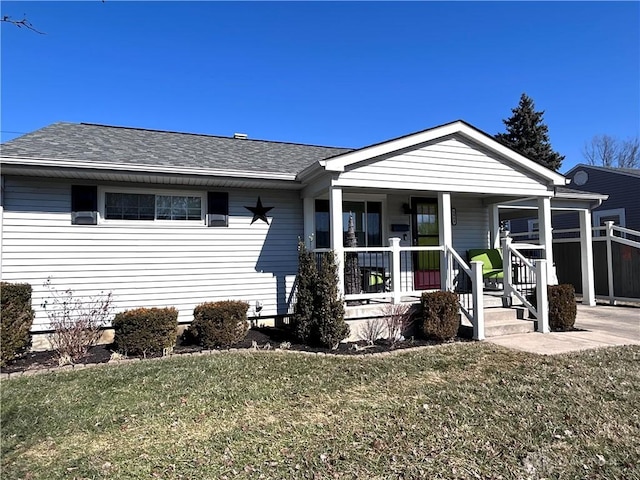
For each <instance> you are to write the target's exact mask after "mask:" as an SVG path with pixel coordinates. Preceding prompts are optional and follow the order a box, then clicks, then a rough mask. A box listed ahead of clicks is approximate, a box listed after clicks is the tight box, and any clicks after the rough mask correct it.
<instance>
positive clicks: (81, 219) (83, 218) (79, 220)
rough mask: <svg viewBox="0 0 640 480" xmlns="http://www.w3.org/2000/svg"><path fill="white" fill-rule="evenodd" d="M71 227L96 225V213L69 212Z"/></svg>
mask: <svg viewBox="0 0 640 480" xmlns="http://www.w3.org/2000/svg"><path fill="white" fill-rule="evenodd" d="M71 224H72V225H97V224H98V212H71Z"/></svg>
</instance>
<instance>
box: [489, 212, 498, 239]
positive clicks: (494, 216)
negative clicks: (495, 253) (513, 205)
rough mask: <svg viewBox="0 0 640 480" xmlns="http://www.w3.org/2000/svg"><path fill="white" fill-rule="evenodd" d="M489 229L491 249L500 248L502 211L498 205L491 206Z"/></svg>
mask: <svg viewBox="0 0 640 480" xmlns="http://www.w3.org/2000/svg"><path fill="white" fill-rule="evenodd" d="M489 229H490V230H489V241H490V242H491V243H490V245H491V248H500V210H499V209H498V205H496V204H493V205H490V206H489Z"/></svg>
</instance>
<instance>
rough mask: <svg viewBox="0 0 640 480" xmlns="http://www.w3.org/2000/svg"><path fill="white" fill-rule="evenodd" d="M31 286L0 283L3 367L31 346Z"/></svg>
mask: <svg viewBox="0 0 640 480" xmlns="http://www.w3.org/2000/svg"><path fill="white" fill-rule="evenodd" d="M31 291H32V289H31V285H29V284H28V283H7V282H2V283H0V297H1V298H0V303H1V304H2V306H1V311H0V365H2V366H4V365H6V364H7V362H9V361H11V360H13V359H14V358H15V357H16V356H18V355H20V354H21V353H23V352H25V351H26V350H28V349H29V347H30V346H31V333H30V330H31V324H32V323H33V315H34V314H33V310H32V309H31Z"/></svg>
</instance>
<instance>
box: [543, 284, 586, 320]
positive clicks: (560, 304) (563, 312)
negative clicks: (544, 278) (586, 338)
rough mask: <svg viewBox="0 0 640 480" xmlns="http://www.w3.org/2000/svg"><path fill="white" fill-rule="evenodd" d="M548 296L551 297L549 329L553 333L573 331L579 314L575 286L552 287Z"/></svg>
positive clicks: (548, 290) (549, 288) (548, 291)
mask: <svg viewBox="0 0 640 480" xmlns="http://www.w3.org/2000/svg"><path fill="white" fill-rule="evenodd" d="M547 295H548V297H549V328H550V329H551V330H553V331H566V330H573V326H574V325H575V323H576V315H577V313H578V309H577V306H576V290H575V288H574V287H573V285H570V284H564V285H550V286H549V287H548V289H547Z"/></svg>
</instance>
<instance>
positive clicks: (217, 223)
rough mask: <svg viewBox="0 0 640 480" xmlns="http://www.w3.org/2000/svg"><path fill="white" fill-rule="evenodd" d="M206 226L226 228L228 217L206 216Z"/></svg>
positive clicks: (220, 215)
mask: <svg viewBox="0 0 640 480" xmlns="http://www.w3.org/2000/svg"><path fill="white" fill-rule="evenodd" d="M207 226H208V227H228V226H229V215H223V214H219V213H209V214H207Z"/></svg>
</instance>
